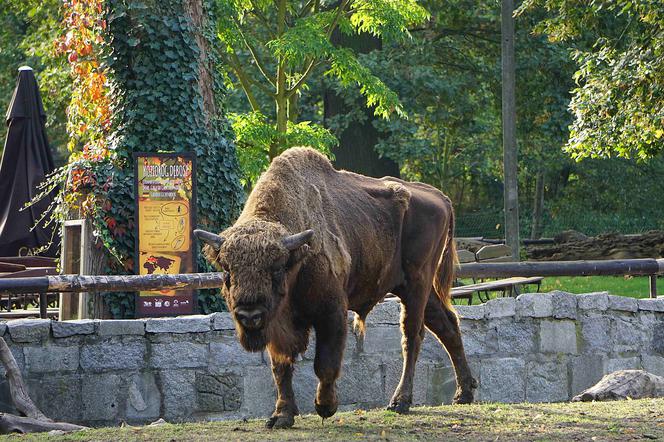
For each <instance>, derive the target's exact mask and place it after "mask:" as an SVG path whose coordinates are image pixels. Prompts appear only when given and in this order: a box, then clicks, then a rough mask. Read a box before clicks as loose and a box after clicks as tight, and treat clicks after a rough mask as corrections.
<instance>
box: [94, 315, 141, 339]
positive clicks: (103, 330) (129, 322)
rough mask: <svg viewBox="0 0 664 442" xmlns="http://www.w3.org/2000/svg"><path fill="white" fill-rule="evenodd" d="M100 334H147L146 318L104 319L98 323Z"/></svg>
mask: <svg viewBox="0 0 664 442" xmlns="http://www.w3.org/2000/svg"><path fill="white" fill-rule="evenodd" d="M97 333H98V334H99V336H127V335H136V336H142V335H144V334H145V320H142V319H104V320H102V321H99V323H98V325H97Z"/></svg>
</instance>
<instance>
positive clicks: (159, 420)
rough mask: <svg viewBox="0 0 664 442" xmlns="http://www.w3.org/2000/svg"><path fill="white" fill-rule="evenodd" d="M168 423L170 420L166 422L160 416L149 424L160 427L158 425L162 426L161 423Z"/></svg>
mask: <svg viewBox="0 0 664 442" xmlns="http://www.w3.org/2000/svg"><path fill="white" fill-rule="evenodd" d="M167 423H168V422H166V421H165V420H164V419H162V418H159V419H157V420H156V421H154V422H152V423H151V424H150V425H148V426H150V427H158V426H161V425H166V424H167Z"/></svg>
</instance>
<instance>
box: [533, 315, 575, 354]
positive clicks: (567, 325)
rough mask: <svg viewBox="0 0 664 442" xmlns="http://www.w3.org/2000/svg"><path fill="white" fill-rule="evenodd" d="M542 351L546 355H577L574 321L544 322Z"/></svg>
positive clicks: (542, 325)
mask: <svg viewBox="0 0 664 442" xmlns="http://www.w3.org/2000/svg"><path fill="white" fill-rule="evenodd" d="M540 350H541V351H543V352H545V353H574V354H576V353H577V344H576V326H575V323H574V321H565V320H555V321H542V323H541V324H540Z"/></svg>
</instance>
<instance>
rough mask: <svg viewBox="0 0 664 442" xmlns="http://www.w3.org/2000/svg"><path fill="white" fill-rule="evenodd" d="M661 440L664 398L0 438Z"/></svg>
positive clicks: (349, 414)
mask: <svg viewBox="0 0 664 442" xmlns="http://www.w3.org/2000/svg"><path fill="white" fill-rule="evenodd" d="M443 439H444V440H450V441H461V440H467V441H495V440H499V441H539V440H565V441H586V440H588V441H592V440H594V441H630V440H643V441H648V440H661V441H664V399H641V400H630V401H620V402H582V403H558V404H509V405H508V404H474V405H458V406H450V405H445V406H441V407H416V408H413V409H412V411H411V413H410V414H409V415H398V414H396V413H393V412H389V411H385V410H370V411H362V410H357V411H352V412H346V413H338V414H336V415H335V416H334V417H332V418H331V419H327V420H326V421H325V422H322V421H321V419H320V418H319V417H318V416H315V415H305V416H302V417H298V418H297V419H296V421H295V427H294V428H292V429H290V430H267V429H265V427H264V420H263V419H260V420H258V419H252V420H248V421H247V420H234V421H224V422H204V423H187V424H165V425H160V426H144V427H133V426H123V427H121V428H98V429H92V430H85V431H80V432H77V433H72V434H66V435H59V436H56V435H46V434H42V435H10V436H4V437H2V438H0V440H1V441H41V440H49V441H185V440H186V441H221V440H223V441H243V442H248V441H265V440H275V441H276V440H278V441H304V440H317V441H318V440H340V441H341V440H343V441H346V440H388V441H401V440H443Z"/></svg>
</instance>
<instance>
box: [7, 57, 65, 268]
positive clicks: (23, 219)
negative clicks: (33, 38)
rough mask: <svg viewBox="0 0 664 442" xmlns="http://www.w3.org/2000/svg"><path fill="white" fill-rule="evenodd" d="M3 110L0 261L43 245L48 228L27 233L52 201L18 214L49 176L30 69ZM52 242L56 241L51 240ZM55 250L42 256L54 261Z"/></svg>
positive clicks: (40, 111)
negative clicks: (3, 146) (5, 126)
mask: <svg viewBox="0 0 664 442" xmlns="http://www.w3.org/2000/svg"><path fill="white" fill-rule="evenodd" d="M18 71H19V73H18V80H17V82H16V89H15V90H14V96H13V97H12V101H11V103H10V104H9V109H8V110H7V125H8V126H9V127H8V131H7V140H6V141H5V148H4V151H3V154H2V161H1V162H0V256H16V255H18V254H19V251H20V252H21V254H25V252H26V251H29V250H32V249H34V248H37V247H41V246H44V245H46V244H48V242H49V241H50V240H51V233H52V227H48V228H44V227H42V226H38V227H36V228H35V229H33V230H32V231H31V230H30V229H31V228H32V227H33V226H34V225H35V222H36V221H37V220H38V219H40V217H41V214H42V213H43V212H44V210H45V209H46V208H47V207H48V206H49V204H50V203H51V195H49V196H47V197H45V198H44V199H42V200H41V201H40V202H38V203H37V204H34V205H33V206H31V207H29V208H27V209H24V210H21V209H22V208H23V207H24V206H25V203H27V202H28V201H30V200H31V199H32V198H33V197H34V196H35V195H37V194H38V193H39V190H38V188H37V186H38V185H39V184H40V183H41V182H42V181H44V178H45V176H46V175H47V174H48V173H50V172H51V171H53V169H54V164H53V157H52V155H51V152H50V150H49V146H48V139H47V138H46V130H45V126H44V125H45V121H46V114H45V113H44V106H43V105H42V100H41V96H40V95H39V88H38V86H37V80H36V79H35V75H34V73H33V72H32V68H30V67H27V66H23V67H21V68H19V70H18ZM55 239H57V238H55ZM57 249H58V245H57V244H54V245H53V246H51V247H50V248H49V250H48V251H47V252H46V253H44V254H46V255H48V256H55V254H56V253H57Z"/></svg>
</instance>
